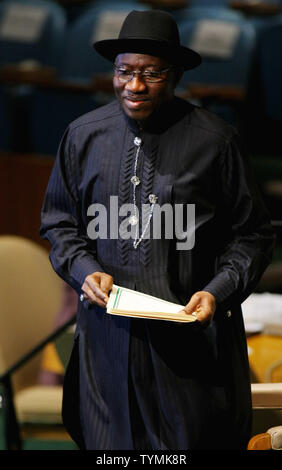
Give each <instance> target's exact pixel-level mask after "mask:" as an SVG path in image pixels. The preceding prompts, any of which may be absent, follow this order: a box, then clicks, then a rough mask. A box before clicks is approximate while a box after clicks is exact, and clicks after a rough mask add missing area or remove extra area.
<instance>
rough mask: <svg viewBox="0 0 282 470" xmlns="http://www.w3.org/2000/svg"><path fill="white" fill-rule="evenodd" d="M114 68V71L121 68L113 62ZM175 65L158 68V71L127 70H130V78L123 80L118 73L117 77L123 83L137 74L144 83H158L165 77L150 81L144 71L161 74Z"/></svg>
mask: <svg viewBox="0 0 282 470" xmlns="http://www.w3.org/2000/svg"><path fill="white" fill-rule="evenodd" d="M113 68H114V72H117V70H118V69H120V70H122V67H118V66H117V65H116V64H114V66H113ZM174 68H175V67H173V66H170V67H168V68H166V69H163V70H159V71H154V70H143V71H142V70H132V71H129V72H130V78H129V79H128V80H124V79H122V78H121V77H120V76H119V75H118V79H119V80H120V81H121V82H123V83H129V82H131V80H133V78H134V76H135V75H137V74H139V76H140V78H141V80H144V81H145V82H146V83H147V82H148V83H160V82H162V81H164V80H166V78H167V77H163V78H162V77H158V78H159V79H158V80H157V81H150V80H148V78H146V75H145V73H146V72H153V73H157V74H162V73H165V72H169V71H171V70H173V69H174ZM123 70H124V71H126V70H127V69H123Z"/></svg>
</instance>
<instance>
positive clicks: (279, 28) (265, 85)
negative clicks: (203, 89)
mask: <svg viewBox="0 0 282 470" xmlns="http://www.w3.org/2000/svg"><path fill="white" fill-rule="evenodd" d="M258 60H259V67H260V77H261V83H262V90H263V98H264V108H265V113H266V115H267V116H268V117H270V118H271V119H274V120H276V121H279V122H280V124H282V18H281V21H279V22H277V24H273V25H272V26H270V27H269V28H267V29H265V30H264V32H263V33H262V36H261V40H260V43H259V48H258ZM281 149H282V145H281Z"/></svg>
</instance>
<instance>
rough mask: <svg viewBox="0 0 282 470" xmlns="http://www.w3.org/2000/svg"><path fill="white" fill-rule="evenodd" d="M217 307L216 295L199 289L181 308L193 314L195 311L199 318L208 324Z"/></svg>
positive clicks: (201, 321)
mask: <svg viewBox="0 0 282 470" xmlns="http://www.w3.org/2000/svg"><path fill="white" fill-rule="evenodd" d="M215 309H216V299H215V297H214V296H213V295H212V294H210V293H209V292H206V291H199V292H196V293H195V294H194V295H192V297H191V299H190V300H189V302H188V304H187V305H186V306H185V307H184V309H183V310H181V313H188V314H189V315H191V314H192V313H193V312H195V313H196V315H197V320H198V321H199V322H200V323H201V324H202V325H205V326H207V325H208V324H209V323H210V322H211V320H212V318H213V315H214V312H215Z"/></svg>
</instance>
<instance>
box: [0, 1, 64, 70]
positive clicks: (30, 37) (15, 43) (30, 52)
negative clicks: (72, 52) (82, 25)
mask: <svg viewBox="0 0 282 470" xmlns="http://www.w3.org/2000/svg"><path fill="white" fill-rule="evenodd" d="M65 34H66V14H65V11H64V9H63V8H62V7H60V5H58V4H56V3H55V2H53V1H51V0H4V1H2V2H1V4H0V65H3V64H7V63H11V64H15V63H19V62H22V61H25V60H33V61H36V62H39V63H40V64H41V65H47V66H52V67H58V65H59V63H60V61H61V57H62V52H63V46H64V42H65Z"/></svg>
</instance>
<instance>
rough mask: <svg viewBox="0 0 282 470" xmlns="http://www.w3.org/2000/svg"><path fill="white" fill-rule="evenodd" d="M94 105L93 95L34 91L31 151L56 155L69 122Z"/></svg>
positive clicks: (31, 112) (31, 105)
mask: <svg viewBox="0 0 282 470" xmlns="http://www.w3.org/2000/svg"><path fill="white" fill-rule="evenodd" d="M96 107H97V103H96V101H95V96H91V95H90V96H89V95H87V94H79V93H77V94H76V93H71V92H62V91H58V92H56V91H51V90H50V91H48V90H34V92H33V94H32V97H31V99H30V104H29V110H30V118H29V133H30V136H29V139H30V152H31V153H34V154H37V155H50V156H54V155H56V152H57V150H58V146H59V143H60V140H61V138H62V136H63V133H64V131H65V130H66V128H67V126H68V124H69V123H70V122H71V121H73V120H75V119H76V118H78V117H79V116H81V115H82V114H85V113H87V112H89V111H91V110H92V109H95V108H96Z"/></svg>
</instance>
